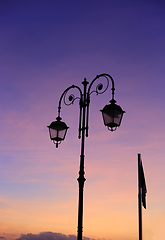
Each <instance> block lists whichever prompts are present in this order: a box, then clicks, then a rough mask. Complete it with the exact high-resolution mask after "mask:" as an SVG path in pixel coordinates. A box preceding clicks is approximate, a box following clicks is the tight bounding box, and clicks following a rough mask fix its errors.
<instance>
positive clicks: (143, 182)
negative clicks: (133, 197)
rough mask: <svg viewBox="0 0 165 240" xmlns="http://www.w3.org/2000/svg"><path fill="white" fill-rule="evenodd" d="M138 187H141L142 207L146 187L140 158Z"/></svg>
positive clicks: (144, 205)
mask: <svg viewBox="0 0 165 240" xmlns="http://www.w3.org/2000/svg"><path fill="white" fill-rule="evenodd" d="M140 188H141V201H142V204H143V207H144V208H146V193H147V188H146V182H145V177H144V171H143V165H142V160H141V159H140Z"/></svg>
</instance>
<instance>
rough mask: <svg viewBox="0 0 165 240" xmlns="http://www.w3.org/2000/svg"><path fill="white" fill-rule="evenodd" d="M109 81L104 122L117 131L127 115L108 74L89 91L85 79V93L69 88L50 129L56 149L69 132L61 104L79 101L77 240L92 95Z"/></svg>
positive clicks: (79, 231)
mask: <svg viewBox="0 0 165 240" xmlns="http://www.w3.org/2000/svg"><path fill="white" fill-rule="evenodd" d="M101 77H104V78H105V79H106V85H105V86H104V85H103V84H101V83H99V84H97V86H96V88H95V90H91V87H92V86H93V84H94V83H95V81H96V80H98V79H99V78H101ZM109 80H111V83H112V88H111V90H112V99H111V101H110V104H109V105H106V106H105V107H104V108H103V109H102V110H100V111H101V112H102V115H103V121H104V125H105V126H107V127H108V130H110V131H112V132H113V131H115V130H116V128H117V127H119V126H120V124H121V120H122V117H123V114H124V113H125V112H124V111H123V110H122V109H121V107H120V106H119V105H116V104H115V103H116V101H115V100H114V90H115V88H114V80H113V78H112V77H111V76H110V75H109V74H106V73H103V74H100V75H97V76H96V77H95V78H94V79H93V80H92V82H91V83H90V85H89V87H88V90H87V85H88V84H89V82H88V81H87V80H86V78H84V81H83V82H82V84H83V93H82V91H81V89H80V88H79V87H78V86H75V85H72V86H70V87H68V88H67V89H66V90H65V91H64V92H63V93H62V95H61V97H60V100H59V105H58V117H57V118H56V119H57V121H54V122H52V123H51V124H50V125H49V126H48V128H49V134H50V139H51V140H52V141H53V142H54V143H55V144H56V148H57V147H58V145H59V144H60V143H61V141H63V140H64V139H65V136H66V132H67V129H68V127H67V125H66V123H64V122H62V121H61V119H62V118H61V117H60V112H61V102H62V99H63V100H64V103H65V105H67V106H69V105H71V104H73V103H74V101H75V100H76V99H79V105H80V114H79V135H78V138H79V139H80V138H81V155H80V169H79V177H78V179H77V180H78V184H79V203H78V234H77V240H82V232H83V191H84V182H85V180H86V179H85V177H84V174H85V172H84V157H85V155H84V148H85V137H88V119H89V104H90V95H91V94H92V93H94V92H95V93H96V94H97V95H98V94H102V93H104V92H105V91H106V90H107V89H108V86H109ZM73 88H76V89H77V90H78V92H79V97H75V96H74V95H73V94H71V95H70V96H69V97H68V100H69V103H67V102H66V96H67V93H68V91H70V90H71V89H73Z"/></svg>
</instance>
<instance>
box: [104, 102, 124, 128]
mask: <svg viewBox="0 0 165 240" xmlns="http://www.w3.org/2000/svg"><path fill="white" fill-rule="evenodd" d="M115 103H116V101H115V100H114V99H112V100H111V101H110V104H108V105H105V107H104V108H103V109H102V110H100V111H101V112H102V116H103V121H104V125H105V126H107V127H108V130H110V131H111V132H113V131H115V130H116V128H117V127H119V126H120V124H121V120H122V117H123V114H124V113H125V111H123V110H122V108H121V107H120V106H119V105H117V104H115Z"/></svg>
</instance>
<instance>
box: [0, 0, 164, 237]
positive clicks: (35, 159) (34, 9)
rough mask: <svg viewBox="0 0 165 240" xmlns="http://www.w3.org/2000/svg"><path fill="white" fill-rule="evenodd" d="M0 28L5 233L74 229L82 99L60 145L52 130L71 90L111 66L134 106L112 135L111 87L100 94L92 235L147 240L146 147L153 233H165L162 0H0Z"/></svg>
mask: <svg viewBox="0 0 165 240" xmlns="http://www.w3.org/2000/svg"><path fill="white" fill-rule="evenodd" d="M0 33H1V36H0V216H1V217H0V226H1V228H0V236H1V237H4V238H6V239H11V240H13V239H15V238H17V239H19V237H20V236H21V234H25V235H26V234H28V233H31V234H32V235H31V236H33V235H35V234H36V236H38V235H37V234H40V233H41V232H43V233H44V232H51V233H52V234H56V233H61V234H64V235H76V231H77V199H78V185H77V181H76V179H77V177H78V171H79V155H80V141H79V140H78V131H77V130H78V114H79V109H78V102H75V103H74V105H73V106H70V107H66V106H65V105H64V104H63V105H62V111H61V116H62V118H63V121H65V122H66V123H67V125H68V126H69V127H70V128H69V130H68V133H67V136H66V140H65V141H64V142H63V143H62V144H61V145H60V146H59V148H58V149H56V148H55V145H53V143H52V142H51V141H50V139H49V136H48V129H47V127H46V126H47V125H49V124H50V123H51V122H52V121H53V120H54V119H55V118H56V117H57V107H58V101H59V98H60V96H61V94H62V92H63V91H64V90H65V89H66V88H67V87H68V86H70V85H72V84H74V85H78V86H79V87H82V84H81V82H82V81H83V79H84V78H85V77H86V78H87V80H88V81H89V82H91V81H92V79H93V78H94V77H95V76H96V75H98V74H101V73H108V74H110V75H111V76H112V77H113V78H114V81H115V88H116V91H115V99H116V100H117V104H119V105H120V106H121V107H122V108H123V110H125V111H126V113H125V115H124V117H123V121H122V123H121V126H120V128H118V129H117V130H116V131H115V132H114V133H111V132H109V131H107V129H106V128H105V126H104V125H103V122H102V117H101V113H100V111H99V110H100V109H102V108H103V107H104V105H105V104H108V101H109V100H110V99H111V90H110V88H111V87H110V88H109V89H108V90H107V91H106V93H105V94H103V95H100V96H96V95H94V94H93V95H92V97H91V104H90V118H89V127H90V129H89V137H88V139H86V148H85V156H86V157H85V172H86V175H85V178H86V179H87V181H86V182H85V191H84V236H85V237H89V238H94V239H101V238H105V239H113V240H125V239H127V240H137V239H138V221H137V153H141V155H142V160H143V167H144V171H145V176H146V182H147V190H148V193H147V209H146V210H144V211H143V235H144V239H145V240H164V239H165V233H164V230H163V223H164V221H165V207H164V206H165V204H164V203H165V202H164V201H165V187H164V182H165V174H164V171H165V148H164V142H165V126H164V119H165V112H164V103H165V92H164V91H165V68H164V63H165V44H164V43H165V3H164V1H161V0H155V1H152V0H150V1H149V0H144V1H136V0H135V1H131V0H128V1H122V0H116V1H113V0H107V1H105V0H102V1H98V0H88V1H87V0H84V1H73V0H70V1H69V0H61V1H59V0H48V1H46V0H24V1H21V0H15V1H12V0H1V1H0ZM27 236H29V235H27ZM53 236H54V235H53ZM20 239H21V237H20ZM29 239H30V238H29ZM47 239H49V237H47ZM31 240H32V239H31Z"/></svg>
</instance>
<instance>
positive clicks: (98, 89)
mask: <svg viewBox="0 0 165 240" xmlns="http://www.w3.org/2000/svg"><path fill="white" fill-rule="evenodd" d="M101 77H104V78H105V79H106V83H105V82H104V83H98V84H97V85H96V87H95V90H93V91H91V92H89V95H91V94H92V93H96V94H97V95H98V94H103V93H104V92H105V91H106V90H107V89H108V87H109V79H108V77H107V76H101ZM95 80H98V78H96V79H95ZM94 82H95V81H93V82H92V83H91V85H90V87H89V90H90V88H91V86H92V85H93V83H94Z"/></svg>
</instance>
